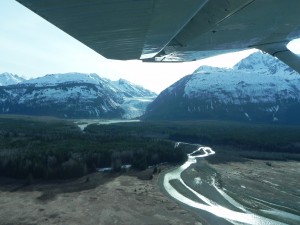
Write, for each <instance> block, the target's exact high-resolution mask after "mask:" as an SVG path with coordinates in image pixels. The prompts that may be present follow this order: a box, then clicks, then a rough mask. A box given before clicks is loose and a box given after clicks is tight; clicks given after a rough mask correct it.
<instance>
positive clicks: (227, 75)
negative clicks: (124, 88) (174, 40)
mask: <svg viewBox="0 0 300 225" xmlns="http://www.w3.org/2000/svg"><path fill="white" fill-rule="evenodd" d="M299 115H300V75H299V74H298V73H297V72H295V71H293V70H292V69H290V68H289V67H288V66H286V65H285V64H283V63H282V62H281V61H279V60H278V59H276V58H273V57H272V56H269V55H267V54H262V53H261V52H256V53H253V54H251V55H250V56H249V57H247V58H245V59H243V60H242V61H241V62H239V63H238V64H237V65H235V66H234V67H233V68H232V69H225V68H214V67H208V66H202V67H200V68H198V69H197V70H196V71H195V72H194V73H193V74H191V75H188V76H186V77H184V78H182V79H181V80H179V81H177V82H176V83H174V84H173V85H172V86H170V87H169V88H167V89H166V90H164V91H163V92H162V93H161V94H160V95H159V96H158V97H157V98H156V100H155V101H153V102H152V103H151V104H150V105H149V106H148V109H147V111H146V114H145V116H144V118H146V119H147V118H148V119H224V120H238V121H254V122H281V123H291V124H295V123H297V124H299V123H300V117H299Z"/></svg>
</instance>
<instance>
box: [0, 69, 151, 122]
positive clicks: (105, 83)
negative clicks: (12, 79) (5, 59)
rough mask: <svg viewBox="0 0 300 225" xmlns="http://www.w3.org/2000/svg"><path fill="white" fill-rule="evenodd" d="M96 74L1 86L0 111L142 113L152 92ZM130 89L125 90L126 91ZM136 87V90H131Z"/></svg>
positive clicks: (75, 115)
mask: <svg viewBox="0 0 300 225" xmlns="http://www.w3.org/2000/svg"><path fill="white" fill-rule="evenodd" d="M115 83H116V82H114V81H111V80H109V79H106V78H101V77H99V76H98V75H97V74H82V73H67V74H49V75H46V76H44V77H39V78H35V79H31V80H26V81H23V82H21V83H19V84H17V85H10V86H3V87H0V113H10V114H30V115H51V116H57V117H65V118H133V117H137V116H140V115H142V114H143V112H144V111H145V109H146V106H147V104H149V103H150V102H149V99H153V98H154V97H155V94H154V93H153V92H151V91H147V90H145V89H143V88H142V87H138V86H136V85H133V84H131V85H132V88H131V89H130V83H129V82H126V81H123V82H122V83H124V87H123V85H122V83H120V84H119V85H116V84H115ZM127 89H130V90H131V91H130V92H129V91H128V92H127V91H126V90H127ZM132 90H136V92H134V91H132Z"/></svg>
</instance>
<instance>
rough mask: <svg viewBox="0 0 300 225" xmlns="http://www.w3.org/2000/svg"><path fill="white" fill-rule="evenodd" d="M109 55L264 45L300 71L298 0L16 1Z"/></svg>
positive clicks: (166, 55)
mask: <svg viewBox="0 0 300 225" xmlns="http://www.w3.org/2000/svg"><path fill="white" fill-rule="evenodd" d="M17 1H18V2H20V3H21V4H23V5H24V6H26V7H28V8H29V9H31V10H32V11H34V12H35V13H37V14H38V15H40V16H42V17H43V18H45V19H46V20H48V21H49V22H51V23H52V24H54V25H56V26H57V27H58V28H60V29H61V30H63V31H65V32H66V33H68V34H69V35H71V36H73V37H74V38H76V39H78V40H79V41H81V42H82V43H84V44H85V45H87V46H89V47H90V48H92V49H93V50H95V51H96V52H98V53H100V54H101V55H103V56H104V57H106V58H110V59H121V60H129V59H141V60H144V61H153V62H157V61H162V62H164V61H193V60H197V59H201V58H206V57H209V56H213V55H217V54H221V53H226V52H231V51H237V50H241V49H247V48H259V49H261V50H263V51H265V52H268V53H270V54H271V55H273V56H276V57H278V58H279V59H281V60H283V61H284V62H285V63H287V64H288V65H290V66H292V67H293V68H294V69H296V70H297V71H300V68H299V66H298V64H299V63H298V61H299V60H298V57H297V56H296V55H293V53H291V52H290V51H289V50H288V49H287V48H286V44H287V43H288V42H289V41H291V40H292V39H294V38H298V37H300V25H299V21H300V14H299V13H298V9H299V8H300V1H299V0H287V1H282V0H189V1H182V0H86V1H83V0H43V1H40V0H17Z"/></svg>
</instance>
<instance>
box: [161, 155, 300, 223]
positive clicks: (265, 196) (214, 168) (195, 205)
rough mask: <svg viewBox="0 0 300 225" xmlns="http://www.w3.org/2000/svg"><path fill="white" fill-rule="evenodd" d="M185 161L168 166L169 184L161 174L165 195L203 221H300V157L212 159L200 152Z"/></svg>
mask: <svg viewBox="0 0 300 225" xmlns="http://www.w3.org/2000/svg"><path fill="white" fill-rule="evenodd" d="M209 157H214V156H209ZM182 167H183V168H184V169H173V170H171V171H168V172H167V173H166V176H164V178H165V177H167V176H169V177H171V179H169V180H168V183H169V184H168V185H166V183H165V180H163V179H161V181H160V186H161V188H162V191H163V192H164V193H165V194H166V195H167V196H169V197H170V198H172V199H173V200H175V201H176V202H177V203H178V204H179V205H180V206H181V207H183V208H185V209H187V210H189V211H190V212H192V213H195V215H197V216H198V217H199V219H200V221H202V222H203V221H206V223H207V224H231V223H230V222H228V221H236V222H238V223H242V224H291V225H293V224H294V225H297V224H299V222H300V195H299V194H300V189H299V188H298V185H297V182H298V179H297V177H298V176H299V172H300V171H299V170H300V163H299V162H294V161H262V160H248V161H246V162H231V163H223V164H220V163H219V164H211V163H209V162H208V161H207V160H205V159H202V158H201V159H197V163H192V164H190V165H189V164H188V165H187V166H185V165H183V166H182ZM223 218H224V219H223ZM225 219H226V220H225ZM222 220H223V221H222Z"/></svg>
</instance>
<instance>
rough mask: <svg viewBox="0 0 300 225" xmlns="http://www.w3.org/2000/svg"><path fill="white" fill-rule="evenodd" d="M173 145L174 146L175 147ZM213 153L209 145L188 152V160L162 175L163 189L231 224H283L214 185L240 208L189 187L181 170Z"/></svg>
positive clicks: (180, 200)
mask: <svg viewBox="0 0 300 225" xmlns="http://www.w3.org/2000/svg"><path fill="white" fill-rule="evenodd" d="M178 145H180V143H176V146H178ZM176 146H175V147H176ZM212 154H215V152H214V151H213V150H212V149H211V148H209V147H199V148H198V149H197V150H196V151H194V152H192V153H190V154H188V160H187V161H186V162H185V163H184V164H183V165H182V166H180V167H179V168H177V169H175V170H173V171H171V172H168V173H166V174H165V176H164V181H163V186H164V188H165V190H166V191H167V192H168V193H169V195H170V196H172V197H173V198H174V199H176V200H178V201H179V202H181V203H183V204H186V205H188V206H191V207H193V208H196V209H200V210H204V211H206V212H209V213H211V214H213V215H215V216H217V217H221V218H223V219H225V220H227V221H229V222H230V223H232V224H241V223H242V224H251V225H277V224H284V223H281V222H278V221H275V220H271V219H268V218H265V217H262V216H259V215H255V214H253V213H251V212H249V211H247V210H245V209H244V207H243V206H242V205H240V204H239V203H237V202H236V201H234V199H232V198H231V197H230V196H228V195H227V194H226V193H224V192H223V191H222V190H221V189H219V188H218V187H216V186H215V185H212V187H213V188H215V189H217V191H218V192H219V193H220V194H221V196H222V197H224V198H225V199H226V200H227V201H228V202H229V203H230V204H232V205H233V206H234V207H236V208H238V209H240V212H239V211H234V210H231V209H227V208H225V207H224V206H221V205H219V204H218V203H216V202H214V201H212V200H211V199H208V198H207V197H205V196H203V195H201V194H199V193H198V192H196V191H195V190H193V189H192V188H191V187H189V186H188V185H187V184H186V183H185V182H184V181H183V180H182V178H181V174H182V172H183V171H185V170H186V169H188V168H189V167H190V166H191V165H192V164H194V163H196V162H197V158H201V157H202V158H203V157H208V156H209V155H212ZM171 181H179V182H180V183H181V184H182V185H183V186H184V187H185V188H186V189H187V191H189V192H191V193H193V194H194V195H195V196H196V197H197V198H198V200H200V201H201V202H203V203H200V202H198V201H195V200H193V199H190V198H188V197H186V196H184V195H183V194H181V193H180V192H178V191H177V190H176V188H174V187H173V186H172V184H171V183H170V182H171Z"/></svg>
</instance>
